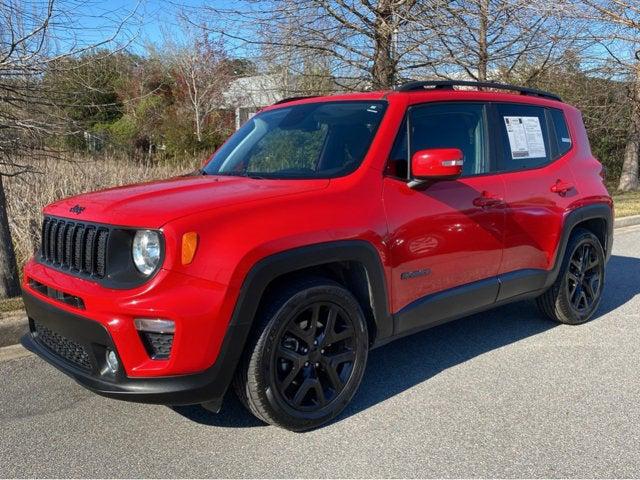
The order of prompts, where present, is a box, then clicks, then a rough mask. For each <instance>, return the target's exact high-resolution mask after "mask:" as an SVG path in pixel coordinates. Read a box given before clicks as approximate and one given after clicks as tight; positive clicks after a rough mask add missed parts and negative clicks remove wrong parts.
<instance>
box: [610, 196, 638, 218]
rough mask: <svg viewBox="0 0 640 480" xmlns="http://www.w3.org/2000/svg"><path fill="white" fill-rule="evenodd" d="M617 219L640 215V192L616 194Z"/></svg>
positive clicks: (614, 198) (614, 197)
mask: <svg viewBox="0 0 640 480" xmlns="http://www.w3.org/2000/svg"><path fill="white" fill-rule="evenodd" d="M613 201H614V202H615V206H616V218H621V217H628V216H630V215H640V190H637V191H634V192H625V193H614V194H613Z"/></svg>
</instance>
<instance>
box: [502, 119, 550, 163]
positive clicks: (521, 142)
mask: <svg viewBox="0 0 640 480" xmlns="http://www.w3.org/2000/svg"><path fill="white" fill-rule="evenodd" d="M504 123H505V125H506V127H507V135H508V136H509V146H510V147H511V158H512V159H513V160H516V159H521V158H542V157H546V156H547V151H546V149H545V146H544V137H543V136H542V128H541V127H540V119H539V118H538V117H504Z"/></svg>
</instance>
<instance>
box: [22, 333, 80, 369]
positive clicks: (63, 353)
mask: <svg viewBox="0 0 640 480" xmlns="http://www.w3.org/2000/svg"><path fill="white" fill-rule="evenodd" d="M32 328H33V333H34V334H35V335H34V336H35V338H36V339H37V340H38V341H39V342H40V343H41V344H42V345H44V346H45V347H47V348H48V349H49V350H51V351H52V352H53V353H55V354H57V355H58V356H60V357H62V358H64V359H65V360H67V361H69V362H71V363H73V364H75V365H77V366H78V367H80V368H82V369H84V370H91V361H90V360H89V354H88V353H87V351H86V349H85V348H84V347H83V346H82V345H80V344H78V343H76V342H74V341H73V340H70V339H68V338H67V337H65V336H63V335H60V334H59V333H58V332H54V331H53V330H51V329H50V328H47V327H45V326H44V325H42V324H41V323H38V322H35V321H34V322H33V327H32Z"/></svg>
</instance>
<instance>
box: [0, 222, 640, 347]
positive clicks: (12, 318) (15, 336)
mask: <svg viewBox="0 0 640 480" xmlns="http://www.w3.org/2000/svg"><path fill="white" fill-rule="evenodd" d="M632 225H640V215H632V216H629V217H622V218H616V219H615V220H614V223H613V227H614V228H623V227H630V226H632ZM26 331H27V317H26V316H25V314H24V312H23V311H20V310H18V311H15V312H10V313H7V314H0V348H1V347H6V346H9V345H14V344H16V343H19V342H20V337H21V336H22V335H23V334H24V333H26Z"/></svg>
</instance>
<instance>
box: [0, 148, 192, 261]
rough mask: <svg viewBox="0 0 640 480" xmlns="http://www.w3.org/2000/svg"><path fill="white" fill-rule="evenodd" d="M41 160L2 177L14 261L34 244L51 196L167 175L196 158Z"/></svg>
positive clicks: (186, 167) (24, 257)
mask: <svg viewBox="0 0 640 480" xmlns="http://www.w3.org/2000/svg"><path fill="white" fill-rule="evenodd" d="M65 160H66V161H61V160H58V159H52V160H43V161H40V162H39V163H38V166H37V169H38V172H29V173H25V174H23V175H19V176H16V177H9V178H6V179H5V188H6V194H7V203H8V209H9V219H10V220H9V226H10V228H11V232H12V236H13V242H14V247H15V250H16V256H17V260H18V265H23V264H24V262H26V261H27V259H28V258H29V257H30V256H31V255H32V254H33V252H34V251H35V250H36V249H37V248H38V241H39V238H40V224H41V210H42V207H43V206H44V205H47V204H49V203H51V202H53V201H55V200H58V199H61V198H64V197H68V196H70V195H76V194H79V193H83V192H88V191H91V190H97V189H101V188H107V187H113V186H118V185H127V184H130V183H139V182H144V181H147V180H154V179H159V178H169V177H172V176H175V175H179V174H183V173H187V172H189V171H191V170H194V168H195V167H196V163H197V161H193V162H191V163H181V164H180V165H171V164H164V165H154V164H139V163H137V164H134V163H131V162H128V161H125V160H120V159H117V158H101V159H97V160H87V159H83V158H77V157H75V158H68V159H65Z"/></svg>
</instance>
